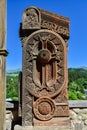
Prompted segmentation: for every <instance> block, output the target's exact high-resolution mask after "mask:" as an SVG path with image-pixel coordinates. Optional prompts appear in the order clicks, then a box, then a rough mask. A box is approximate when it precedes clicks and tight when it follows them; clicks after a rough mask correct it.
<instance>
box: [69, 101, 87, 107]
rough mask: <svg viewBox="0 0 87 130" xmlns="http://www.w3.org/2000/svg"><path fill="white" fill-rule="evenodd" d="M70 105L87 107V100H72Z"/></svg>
mask: <svg viewBox="0 0 87 130" xmlns="http://www.w3.org/2000/svg"><path fill="white" fill-rule="evenodd" d="M69 105H70V107H71V108H87V100H74V101H72V100H70V101H69Z"/></svg>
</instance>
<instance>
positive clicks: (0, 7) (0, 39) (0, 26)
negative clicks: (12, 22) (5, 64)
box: [0, 0, 6, 50]
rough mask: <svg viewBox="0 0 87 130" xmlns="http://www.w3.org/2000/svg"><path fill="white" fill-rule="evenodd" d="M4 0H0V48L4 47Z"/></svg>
mask: <svg viewBox="0 0 87 130" xmlns="http://www.w3.org/2000/svg"><path fill="white" fill-rule="evenodd" d="M5 4H6V3H5V0H0V50H1V49H5V47H6V45H5V33H6V30H5V28H6V27H5V22H6V21H5V20H6V18H5V15H6V13H5V10H6V5H5Z"/></svg>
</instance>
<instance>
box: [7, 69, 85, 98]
mask: <svg viewBox="0 0 87 130" xmlns="http://www.w3.org/2000/svg"><path fill="white" fill-rule="evenodd" d="M20 70H21V69H17V70H11V71H7V75H6V77H7V80H6V93H7V94H6V97H7V98H12V99H13V100H18V74H19V72H20ZM68 77H69V78H68V79H69V80H68V81H69V82H68V97H69V99H70V100H78V99H79V100H81V99H86V100H87V98H86V96H85V94H84V89H87V67H83V68H69V69H68Z"/></svg>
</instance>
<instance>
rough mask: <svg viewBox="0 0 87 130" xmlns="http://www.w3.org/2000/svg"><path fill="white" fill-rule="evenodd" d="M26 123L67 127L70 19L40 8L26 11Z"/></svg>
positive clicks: (22, 31) (23, 37) (23, 28)
mask: <svg viewBox="0 0 87 130" xmlns="http://www.w3.org/2000/svg"><path fill="white" fill-rule="evenodd" d="M20 38H21V41H22V46H23V64H22V66H23V69H22V82H21V83H20V84H21V86H20V87H21V89H22V96H20V98H21V99H22V100H21V99H20V101H22V103H21V104H20V106H22V125H23V126H32V125H45V126H46V125H48V126H50V125H57V126H63V125H64V126H67V125H69V123H70V120H69V106H68V98H67V86H68V73H67V48H68V43H67V41H68V38H69V19H68V18H66V17H63V16H60V15H56V14H53V13H51V12H48V11H45V10H42V9H40V8H37V7H29V8H27V9H25V11H24V13H23V21H22V24H21V26H20Z"/></svg>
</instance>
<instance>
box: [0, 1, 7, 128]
mask: <svg viewBox="0 0 87 130" xmlns="http://www.w3.org/2000/svg"><path fill="white" fill-rule="evenodd" d="M5 4H6V2H5V0H0V130H5V94H6V89H5V82H6V80H5V56H6V55H7V51H6V50H5V33H6V32H5V9H6V5H5Z"/></svg>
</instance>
